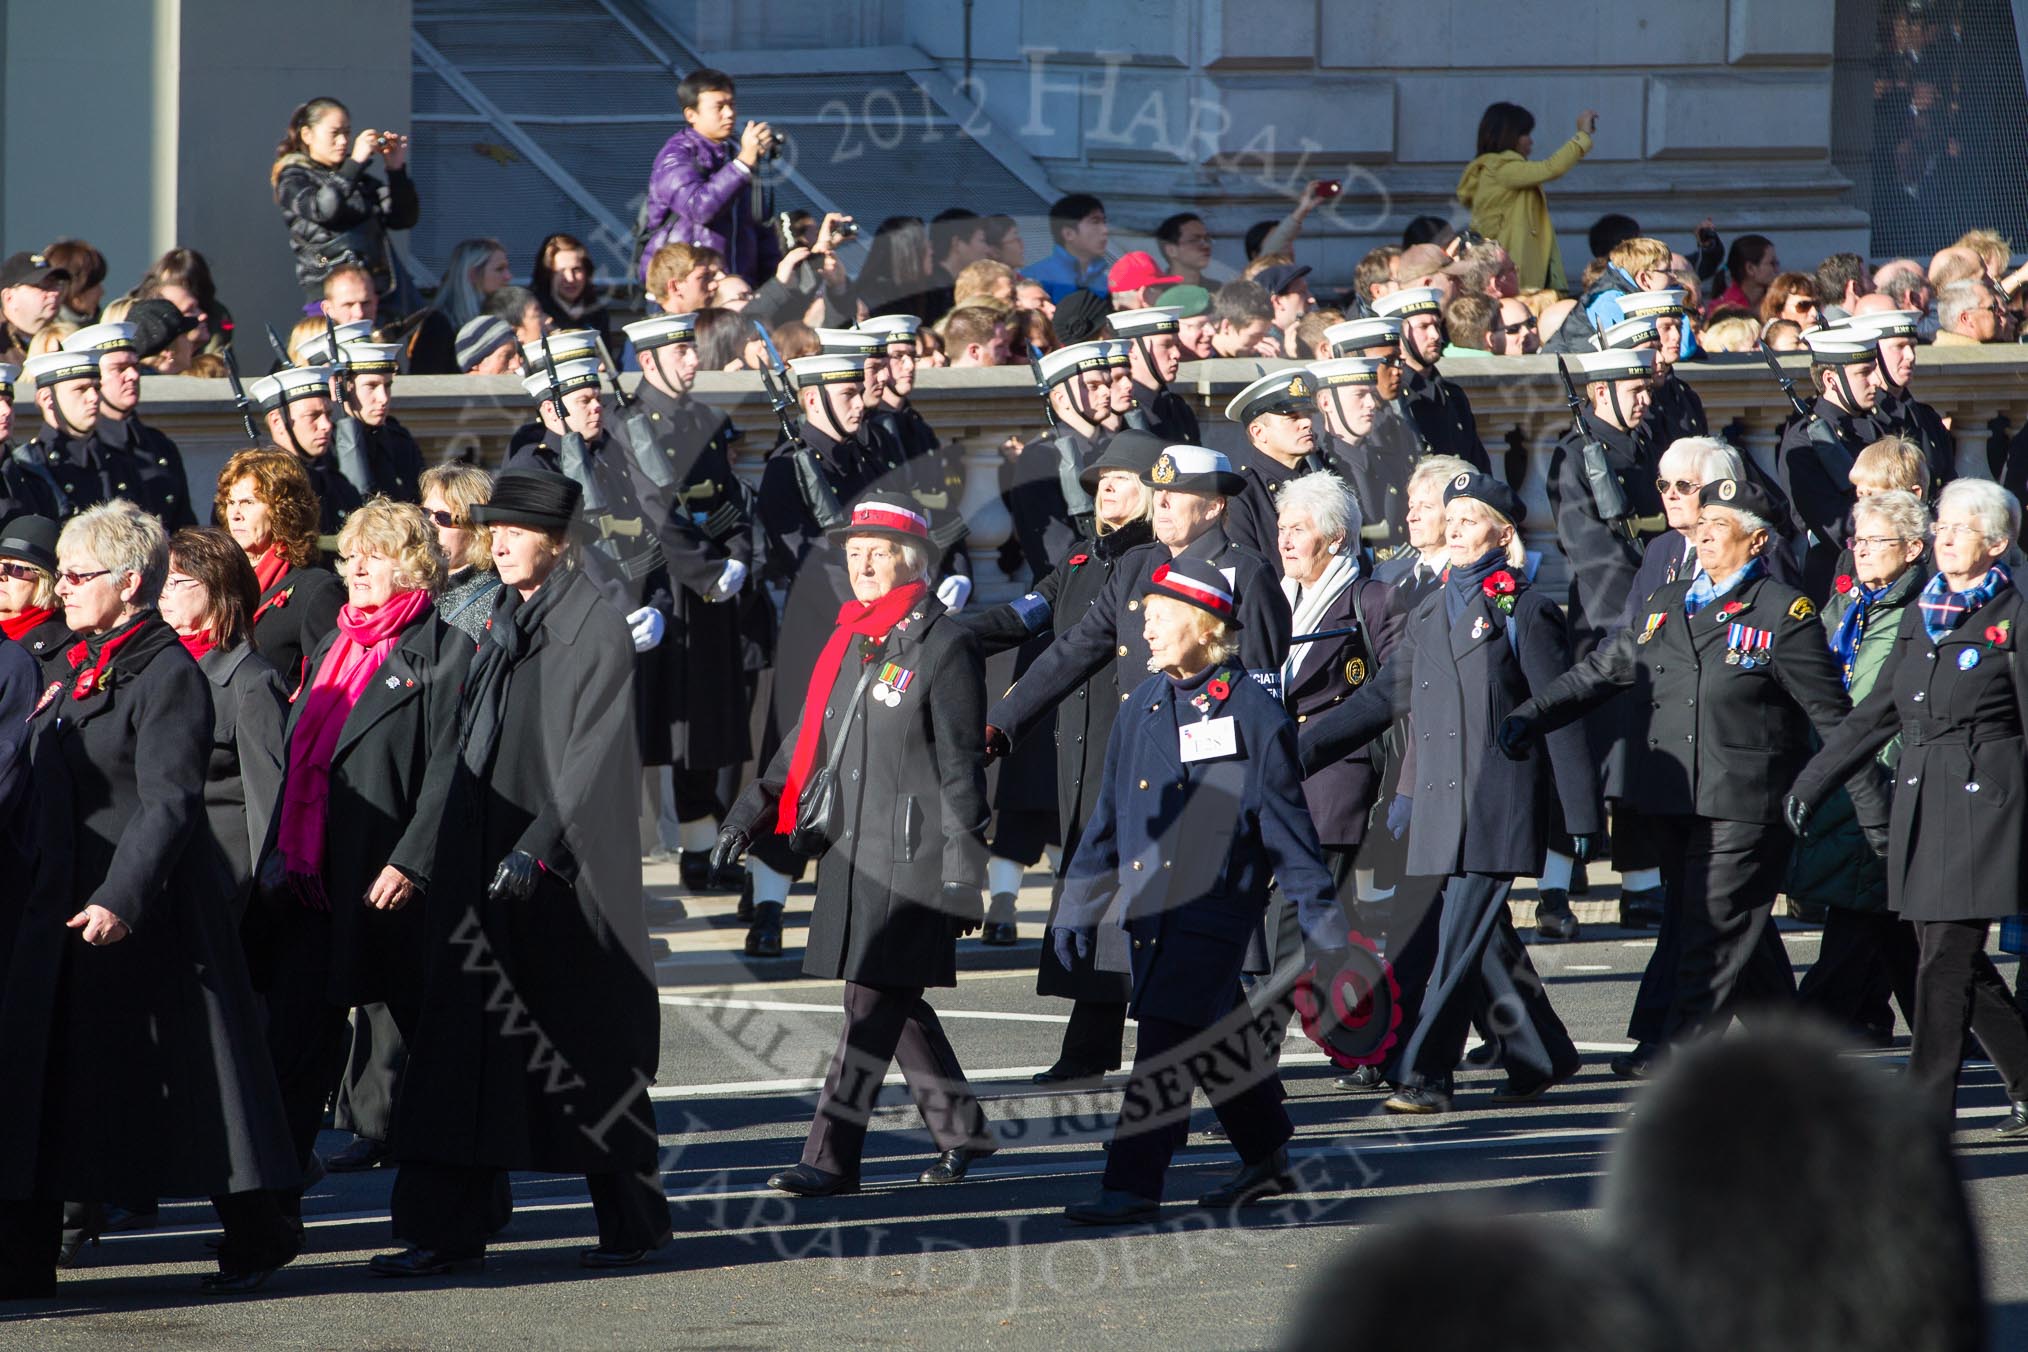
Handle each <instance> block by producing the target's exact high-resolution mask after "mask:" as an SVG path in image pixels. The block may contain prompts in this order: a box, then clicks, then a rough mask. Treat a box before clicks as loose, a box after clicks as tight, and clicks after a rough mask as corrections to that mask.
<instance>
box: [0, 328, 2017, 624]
mask: <svg viewBox="0 0 2028 1352" xmlns="http://www.w3.org/2000/svg"><path fill="white" fill-rule="evenodd" d="M1784 364H1785V365H1786V366H1787V368H1788V370H1789V374H1790V375H1791V376H1792V377H1793V378H1794V379H1795V381H1796V384H1797V388H1798V390H1799V391H1801V392H1803V393H1805V394H1807V392H1808V389H1809V374H1808V363H1807V362H1806V361H1805V360H1804V359H1803V358H1801V357H1793V358H1790V359H1788V360H1787V361H1786V362H1785V363H1784ZM1286 365H1293V363H1289V362H1267V363H1263V362H1256V361H1242V360H1221V361H1209V362H1197V363H1193V364H1191V365H1190V366H1187V367H1185V368H1184V373H1183V378H1182V379H1181V380H1179V381H1178V382H1177V387H1178V389H1179V391H1180V392H1181V393H1183V394H1184V395H1185V396H1186V397H1188V398H1189V399H1190V400H1191V401H1192V403H1193V404H1194V405H1195V406H1196V408H1197V412H1198V418H1199V421H1200V422H1201V423H1202V424H1203V425H1204V436H1205V440H1206V441H1207V442H1209V443H1211V444H1212V445H1214V446H1219V447H1221V448H1228V449H1229V448H1230V447H1231V446H1233V445H1234V444H1235V443H1236V442H1237V441H1238V440H1239V438H1240V436H1241V434H1240V432H1239V430H1238V429H1237V428H1236V427H1234V426H1233V425H1232V424H1230V423H1228V422H1226V420H1225V417H1224V408H1225V404H1226V401H1227V400H1229V399H1230V398H1231V397H1232V396H1233V395H1234V394H1236V393H1237V392H1238V391H1239V390H1240V389H1242V388H1244V387H1245V386H1246V385H1247V384H1248V383H1249V382H1250V381H1252V380H1253V379H1254V378H1255V377H1256V376H1257V375H1259V374H1260V372H1261V371H1263V370H1266V369H1272V368H1274V367H1276V366H1286ZM1678 370H1679V371H1680V372H1681V373H1682V374H1683V376H1684V377H1685V378H1686V379H1687V380H1688V381H1689V382H1690V384H1691V385H1692V387H1693V388H1695V389H1696V391H1697V393H1698V394H1699V396H1700V397H1702V399H1703V401H1704V408H1705V412H1706V413H1707V415H1708V416H1709V418H1710V422H1711V430H1712V432H1713V433H1714V434H1724V435H1728V436H1729V437H1730V438H1731V439H1733V440H1734V442H1735V444H1738V445H1741V447H1742V449H1743V450H1745V451H1747V452H1748V453H1749V454H1751V455H1753V456H1754V457H1755V458H1756V459H1757V460H1759V461H1760V462H1761V463H1762V464H1763V465H1764V466H1767V467H1768V468H1770V469H1772V468H1773V464H1774V447H1775V438H1776V436H1777V435H1778V433H1779V430H1780V428H1781V424H1782V422H1783V420H1784V419H1785V418H1786V417H1787V416H1788V412H1789V409H1788V404H1787V402H1786V401H1785V400H1784V399H1783V397H1782V394H1781V391H1780V389H1779V388H1777V386H1776V385H1775V382H1774V378H1773V376H1772V375H1771V374H1770V373H1769V371H1768V369H1767V367H1766V365H1765V364H1764V363H1763V362H1762V361H1761V360H1760V358H1758V357H1720V358H1715V359H1712V360H1708V361H1703V362H1695V363H1686V364H1684V365H1682V366H1680V367H1679V368H1678ZM1443 371H1444V374H1445V375H1446V376H1448V377H1449V378H1450V379H1452V380H1455V381H1456V382H1457V383H1458V384H1459V385H1460V386H1461V387H1463V389H1464V391H1465V394H1466V396H1467V397H1468V398H1469V399H1470V400H1471V402H1472V409H1473V412H1474V413H1475V414H1476V416H1477V418H1478V423H1479V434H1480V436H1481V437H1482V438H1483V439H1484V441H1485V442H1486V448H1487V451H1488V452H1489V453H1490V454H1491V456H1492V457H1493V464H1494V469H1495V472H1496V473H1499V474H1501V475H1502V476H1503V477H1505V478H1507V479H1508V481H1509V482H1510V483H1515V486H1516V487H1517V488H1518V489H1519V490H1520V493H1521V495H1522V498H1523V499H1524V500H1525V501H1526V502H1527V504H1528V510H1529V518H1528V521H1527V523H1526V525H1525V527H1524V531H1523V533H1524V535H1526V536H1527V537H1528V539H1529V541H1530V543H1531V545H1533V546H1534V547H1536V548H1539V549H1541V550H1542V551H1543V554H1544V564H1543V574H1542V577H1543V580H1544V581H1556V580H1558V579H1560V578H1561V577H1562V576H1563V572H1562V559H1561V555H1559V554H1558V553H1557V552H1556V550H1555V546H1554V530H1553V528H1552V526H1551V523H1550V519H1549V507H1548V499H1547V497H1546V496H1545V493H1544V475H1545V474H1546V472H1547V469H1548V464H1549V452H1550V450H1551V448H1553V447H1554V445H1555V443H1556V439H1557V438H1558V437H1559V436H1560V435H1561V434H1562V433H1563V431H1564V430H1565V429H1566V428H1567V427H1568V426H1569V424H1570V415H1569V412H1568V411H1567V409H1566V407H1565V404H1564V398H1563V387H1562V385H1561V383H1560V382H1559V381H1558V379H1557V375H1556V364H1555V361H1554V359H1553V358H1549V357H1524V358H1515V359H1500V358H1494V359H1486V358H1481V359H1477V360H1456V361H1451V362H1447V363H1445V364H1444V367H1443ZM627 379H628V382H629V385H630V386H631V384H632V382H633V381H634V379H636V377H633V376H629V377H628V378H627ZM917 379H918V383H917V387H916V391H915V394H914V396H913V398H914V402H915V403H916V405H917V407H919V408H920V409H921V410H922V412H923V415H924V416H925V417H926V418H928V419H929V422H930V425H931V426H932V427H934V428H935V429H936V431H937V433H938V435H939V436H940V437H942V438H943V440H944V441H945V442H946V443H951V442H962V443H963V444H964V446H965V449H966V454H967V458H968V461H969V463H970V466H971V472H970V475H969V480H970V482H969V484H968V487H967V490H966V495H965V509H966V515H967V517H968V518H969V519H970V521H971V523H972V530H973V549H972V551H971V552H972V554H973V557H974V559H975V561H976V560H977V559H979V558H980V557H981V556H982V555H983V554H988V553H990V547H991V546H995V545H997V544H998V543H999V542H1000V541H1001V540H1004V539H1005V538H1006V535H1007V533H1008V530H1009V528H1010V523H1009V522H1008V521H1007V519H1006V512H1005V509H1004V508H1003V507H1002V506H1001V505H1000V502H999V467H1000V464H1001V451H1000V449H999V448H1000V446H1001V444H1002V443H1003V442H1004V441H1005V440H1006V439H1007V438H1008V437H1010V436H1014V437H1019V438H1021V439H1022V440H1027V439H1028V438H1030V437H1033V436H1035V435H1038V434H1039V433H1040V432H1041V430H1042V428H1043V417H1042V409H1041V404H1040V402H1039V401H1038V400H1037V398H1036V396H1035V392H1034V383H1033V380H1032V378H1031V377H1030V376H1029V374H1028V372H1027V371H1026V370H1024V369H1021V368H1018V367H995V368H987V369H982V370H950V369H941V370H926V371H922V372H920V373H919V375H918V378H917ZM1914 388H1915V392H1916V394H1917V396H1918V397H1920V398H1921V399H1922V400H1924V401H1925V402H1927V403H1929V404H1932V405H1934V406H1935V407H1936V409H1937V410H1938V411H1939V412H1940V413H1942V414H1943V415H1944V416H1945V417H1946V418H1948V419H1949V420H1950V423H1951V427H1952V429H1953V431H1954V432H1955V433H1956V434H1957V442H1958V464H1957V471H1958V473H1960V474H1969V475H1974V476H1990V475H1991V473H1992V469H1991V466H1992V464H1994V463H1996V462H1997V460H1998V459H1999V457H2000V456H2003V455H2004V453H2005V449H2006V441H2007V439H2008V438H2011V437H2012V436H2013V434H2014V433H2016V432H2018V431H2019V430H2020V429H2021V428H2022V427H2023V426H2024V425H2028V348H2024V347H2022V346H2020V345H2013V344H2009V345H2005V346H2000V345H1995V346H1991V347H1982V348H1951V349H1940V348H1924V349H1923V350H1922V352H1921V355H1920V357H1919V358H1918V360H1917V364H1916V373H1915V379H1914ZM141 393H142V416H143V417H144V418H145V419H146V420H147V421H148V422H149V423H151V424H152V425H154V426H156V427H159V428H161V429H162V431H164V432H166V433H167V434H168V435H169V436H170V437H172V438H174V439H175V440H176V442H177V443H178V445H180V446H181V447H182V449H183V455H184V459H185V462H186V465H187V466H188V469H189V472H190V479H191V490H192V492H193V494H194V495H195V496H196V498H197V500H198V501H200V502H201V501H203V500H205V499H206V498H208V497H209V496H210V495H211V488H212V485H213V483H214V482H215V480H216V477H217V474H218V471H219V468H220V467H221V466H222V465H223V464H224V462H225V458H226V457H227V456H228V455H230V454H231V453H232V452H233V451H235V450H237V449H239V448H241V447H243V446H244V445H245V444H246V434H245V431H244V430H243V429H242V428H241V426H240V421H239V416H238V414H237V413H235V412H234V410H233V406H232V399H231V394H230V391H229V390H228V389H227V386H226V382H225V381H223V380H194V379H190V378H188V377H182V376H177V377H149V378H148V379H147V380H145V381H144V382H143V386H142V392H141ZM697 394H698V396H699V397H700V398H702V399H703V400H705V401H706V402H707V403H709V404H711V405H713V406H715V407H718V408H721V409H723V410H724V411H725V412H726V413H727V414H728V416H730V417H731V418H732V420H733V423H734V425H735V426H737V427H738V428H739V429H740V431H741V433H742V436H741V439H740V442H739V445H738V448H737V451H736V455H737V465H738V468H739V469H740V471H741V472H742V473H743V474H745V475H747V476H749V477H754V478H757V477H758V475H759V473H760V466H761V460H762V458H763V457H764V456H765V455H766V453H767V450H768V448H769V447H770V446H771V445H773V444H774V441H775V439H776V423H775V418H774V415H773V413H772V412H771V411H770V410H769V408H768V405H767V403H766V400H765V399H764V397H763V395H762V392H761V387H760V379H759V377H758V376H757V375H753V374H748V373H744V372H741V373H722V372H712V373H707V374H705V375H702V376H700V377H698V381H697ZM394 412H395V416H396V417H398V418H399V419H400V420H401V422H402V423H403V425H404V426H406V427H407V428H408V429H409V431H410V432H411V433H412V434H413V435H414V436H415V437H416V439H417V440H418V441H419V442H421V443H422V446H423V450H424V454H425V456H426V457H428V458H430V459H432V460H438V459H443V458H446V457H448V456H468V455H469V456H472V457H474V458H476V459H477V460H478V461H479V462H480V463H482V464H495V463H497V462H498V461H499V459H500V457H501V455H502V454H503V453H504V451H505V448H506V443H507V438H508V437H509V436H510V435H512V433H513V432H514V430H515V429H516V428H517V427H520V426H521V425H522V424H524V423H526V422H528V421H530V420H531V418H532V417H533V410H532V408H531V406H530V402H529V400H528V397H527V395H526V394H525V393H524V392H523V391H522V389H521V384H520V381H519V380H518V379H517V378H514V377H507V376H493V377H477V376H404V377H401V378H400V379H398V380H397V381H396V382H395V393H394ZM15 419H16V429H17V431H16V438H15V439H16V440H19V439H21V437H22V436H23V435H25V431H24V430H23V429H26V428H29V427H33V426H35V425H37V423H38V422H39V417H38V415H37V413H36V410H35V408H34V406H33V405H32V404H29V403H22V404H20V405H18V406H17V408H16V411H15ZM1728 429H1730V431H1729V432H1728ZM1996 437H1997V438H1998V441H1997V442H1996V441H1995V438H1996ZM1517 479H1518V482H1516V481H1517ZM199 515H200V516H201V515H203V513H202V512H200V513H199ZM982 546H985V547H987V548H982ZM985 582H986V584H988V585H989V586H992V584H995V583H998V584H999V586H992V589H994V590H998V589H999V587H1002V586H1005V585H1011V580H1004V579H991V578H988V579H986V580H985Z"/></svg>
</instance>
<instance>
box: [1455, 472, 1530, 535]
mask: <svg viewBox="0 0 2028 1352" xmlns="http://www.w3.org/2000/svg"><path fill="white" fill-rule="evenodd" d="M1459 498H1471V499H1472V500H1473V501H1475V502H1483V503H1484V504H1486V506H1488V507H1490V508H1492V509H1493V510H1494V511H1496V512H1498V513H1499V514H1500V515H1501V516H1504V517H1506V518H1507V524H1508V525H1510V526H1518V525H1520V524H1521V523H1522V521H1523V520H1525V519H1526V518H1527V516H1528V508H1527V506H1526V505H1525V504H1524V503H1523V502H1522V501H1521V495H1520V494H1519V493H1516V492H1515V491H1514V490H1513V489H1511V488H1509V487H1507V485H1505V484H1503V483H1501V482H1500V481H1499V480H1498V479H1495V478H1494V477H1493V476H1492V475H1490V474H1478V473H1466V474H1460V475H1458V476H1457V477H1456V478H1455V479H1452V480H1451V481H1450V482H1449V483H1447V484H1445V485H1444V505H1445V506H1449V505H1450V504H1451V503H1452V502H1455V501H1456V500H1457V499H1459Z"/></svg>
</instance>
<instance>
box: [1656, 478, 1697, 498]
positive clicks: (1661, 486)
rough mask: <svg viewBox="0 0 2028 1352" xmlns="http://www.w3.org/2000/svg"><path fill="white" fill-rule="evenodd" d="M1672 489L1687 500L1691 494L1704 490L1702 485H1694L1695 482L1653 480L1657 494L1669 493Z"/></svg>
mask: <svg viewBox="0 0 2028 1352" xmlns="http://www.w3.org/2000/svg"><path fill="white" fill-rule="evenodd" d="M1672 488H1673V489H1674V490H1676V491H1677V492H1678V493H1681V494H1682V495H1683V496H1684V497H1686V498H1687V497H1689V496H1690V495H1691V494H1692V493H1696V492H1700V491H1702V489H1703V488H1704V485H1703V484H1700V483H1696V482H1694V481H1693V480H1690V479H1657V480H1655V491H1656V492H1657V493H1667V492H1668V491H1669V490H1670V489H1672Z"/></svg>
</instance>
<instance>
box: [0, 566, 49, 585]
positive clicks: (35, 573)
mask: <svg viewBox="0 0 2028 1352" xmlns="http://www.w3.org/2000/svg"><path fill="white" fill-rule="evenodd" d="M0 577H11V578H13V579H14V580H15V581H16V582H40V581H42V570H41V569H40V568H35V567H32V566H30V565H28V564H25V563H0Z"/></svg>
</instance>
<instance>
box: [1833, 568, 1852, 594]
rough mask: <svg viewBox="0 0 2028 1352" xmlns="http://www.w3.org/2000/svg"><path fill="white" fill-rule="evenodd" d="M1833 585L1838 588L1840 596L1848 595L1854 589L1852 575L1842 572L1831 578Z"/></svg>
mask: <svg viewBox="0 0 2028 1352" xmlns="http://www.w3.org/2000/svg"><path fill="white" fill-rule="evenodd" d="M1831 585H1832V586H1834V587H1836V588H1837V589H1838V594H1839V595H1840V596H1844V595H1848V594H1849V593H1850V592H1851V590H1852V575H1851V574H1850V573H1840V574H1838V576H1837V577H1835V578H1833V579H1832V580H1831Z"/></svg>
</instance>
